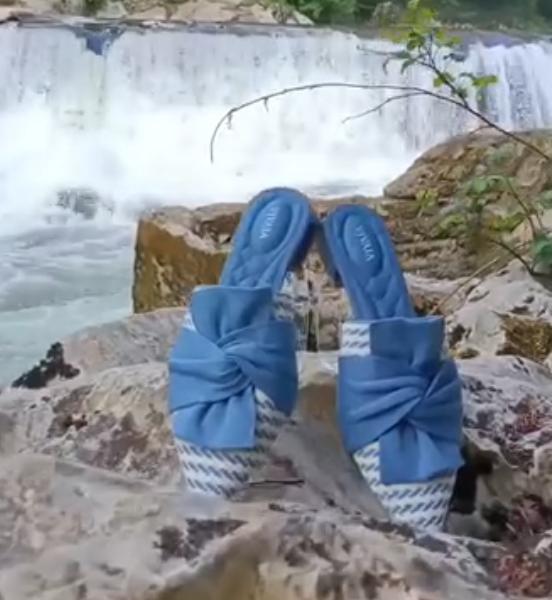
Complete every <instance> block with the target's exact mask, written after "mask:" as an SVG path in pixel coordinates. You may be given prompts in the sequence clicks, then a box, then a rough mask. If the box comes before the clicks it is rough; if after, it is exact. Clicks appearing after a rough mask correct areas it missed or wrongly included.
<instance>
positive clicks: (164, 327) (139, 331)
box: [61, 308, 184, 374]
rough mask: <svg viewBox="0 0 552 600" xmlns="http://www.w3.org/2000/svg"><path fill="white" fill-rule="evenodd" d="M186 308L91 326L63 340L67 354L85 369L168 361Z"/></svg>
mask: <svg viewBox="0 0 552 600" xmlns="http://www.w3.org/2000/svg"><path fill="white" fill-rule="evenodd" d="M183 317H184V311H183V309H180V308H171V309H160V310H158V311H155V312H150V313H143V314H140V315H133V316H131V317H128V318H127V319H122V320H120V321H116V322H115V323H106V324H103V325H97V326H94V327H88V328H87V329H83V330H81V331H79V332H78V333H76V334H74V335H71V336H69V337H68V338H65V339H64V340H62V342H61V345H62V347H63V349H64V354H65V356H67V357H68V360H70V361H71V364H72V365H74V366H76V367H77V368H78V369H79V371H80V372H82V373H87V374H90V373H98V372H100V371H103V370H105V369H109V368H112V367H125V366H130V365H139V364H142V363H148V362H166V361H167V359H168V356H169V351H170V349H171V348H172V346H173V343H174V340H175V339H176V336H177V334H178V332H179V330H180V328H181V326H182V321H183Z"/></svg>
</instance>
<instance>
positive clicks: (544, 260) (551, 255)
mask: <svg viewBox="0 0 552 600" xmlns="http://www.w3.org/2000/svg"><path fill="white" fill-rule="evenodd" d="M533 256H534V257H535V261H536V262H537V264H539V265H542V266H546V267H549V266H551V265H552V237H550V236H549V235H548V234H546V233H542V234H540V235H539V236H538V237H536V238H535V240H534V241H533Z"/></svg>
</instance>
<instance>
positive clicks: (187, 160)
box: [0, 23, 552, 380]
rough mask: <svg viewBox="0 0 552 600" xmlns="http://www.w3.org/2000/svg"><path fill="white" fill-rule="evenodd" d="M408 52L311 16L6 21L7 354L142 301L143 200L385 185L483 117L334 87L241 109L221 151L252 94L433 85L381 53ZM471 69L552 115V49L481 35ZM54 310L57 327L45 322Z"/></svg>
mask: <svg viewBox="0 0 552 600" xmlns="http://www.w3.org/2000/svg"><path fill="white" fill-rule="evenodd" d="M394 50H396V47H395V46H394V45H393V44H392V43H391V42H387V41H383V40H377V39H367V38H362V37H358V36H356V35H354V34H352V33H344V32H332V31H324V30H314V29H313V30H303V29H286V28H276V29H270V28H262V27H255V28H251V29H248V28H244V27H238V26H236V27H234V28H232V27H213V26H211V27H203V28H201V27H191V28H185V27H173V28H163V27H158V28H149V29H144V28H138V27H134V28H127V29H117V30H114V31H109V30H106V29H104V30H103V31H102V30H101V29H98V28H95V29H89V30H85V29H82V28H81V29H79V28H78V27H76V26H67V25H55V24H42V25H38V24H14V23H9V24H4V25H2V26H0V140H2V143H1V145H0V256H2V258H1V259H0V359H2V358H3V352H5V357H8V358H10V357H11V356H12V355H13V354H14V353H15V354H17V353H18V352H20V351H21V352H22V348H23V346H24V347H25V352H24V355H25V358H26V360H28V358H29V356H31V355H33V356H34V355H36V354H37V351H36V344H37V343H39V344H42V345H44V344H46V343H47V342H48V341H51V340H50V339H44V338H46V337H47V335H50V336H54V337H58V335H62V334H64V333H66V332H67V331H70V330H72V329H74V328H76V327H78V326H79V325H82V324H84V323H88V322H94V321H95V320H101V319H104V318H108V317H110V316H115V315H118V314H120V313H121V312H124V311H126V310H128V291H127V286H128V282H129V277H130V275H129V273H130V269H129V266H130V264H131V258H132V256H131V241H130V240H131V235H132V231H131V229H129V227H130V226H129V225H128V223H131V222H134V221H135V215H136V212H137V210H139V209H140V208H142V207H144V206H147V205H151V204H156V203H165V204H174V203H181V204H186V205H190V206H192V205H199V204H204V203H208V202H224V201H235V200H243V199H245V198H246V197H247V196H248V195H250V194H252V193H254V192H256V191H258V190H259V189H260V188H263V187H267V186H271V185H292V186H297V187H299V188H301V189H303V190H305V191H307V192H311V193H315V194H318V195H332V194H334V195H335V194H343V193H349V192H362V193H365V194H378V193H380V191H381V189H382V187H383V186H384V185H385V184H386V183H387V182H389V181H390V180H391V179H393V178H394V177H395V176H397V175H398V174H400V173H401V172H402V171H404V169H405V168H407V167H408V165H409V164H410V163H411V162H412V160H413V159H414V158H415V156H416V155H418V154H419V153H420V152H421V151H423V150H425V149H427V148H429V147H430V146H432V145H434V144H435V143H437V142H439V141H441V140H444V139H446V138H447V137H449V136H451V135H453V134H456V133H459V132H461V131H464V130H466V129H467V128H469V127H471V126H473V122H470V121H469V120H468V119H467V117H466V115H465V114H464V113H463V112H462V111H460V110H457V109H454V107H451V106H450V105H447V104H444V103H438V102H435V101H433V100H431V99H429V98H409V99H406V100H404V101H400V102H395V103H392V104H389V105H387V106H386V107H385V108H383V109H382V110H381V111H378V112H377V113H374V114H370V115H368V116H365V117H362V118H357V119H352V120H347V118H348V117H351V116H354V115H358V114H359V113H362V112H364V111H366V110H367V109H369V108H370V107H373V106H375V105H377V104H379V103H381V102H383V101H384V100H385V99H386V98H388V97H389V96H390V92H388V91H381V90H380V91H370V92H367V91H363V90H356V91H355V90H346V89H343V88H339V89H320V90H313V91H308V92H304V93H300V94H293V95H287V96H284V97H280V98H277V99H274V100H271V101H270V102H269V103H268V104H267V105H263V104H262V103H261V104H258V105H256V106H253V107H250V108H248V109H246V110H243V111H241V112H239V113H238V114H236V115H235V116H234V118H233V119H232V122H231V126H230V127H227V126H223V127H222V128H221V130H220V133H219V135H218V137H217V139H216V143H215V161H214V163H211V161H210V157H209V141H210V136H211V134H212V132H213V129H214V127H215V125H216V123H217V121H218V120H219V119H220V117H221V116H222V115H223V114H224V113H225V111H226V110H227V109H229V108H230V107H232V106H235V105H238V104H240V103H243V102H246V101H248V100H250V99H252V98H254V97H257V96H260V95H263V94H266V93H269V92H276V91H278V90H279V89H282V88H286V87H289V86H296V85H303V84H311V83H320V82H325V81H332V82H338V81H341V82H354V83H362V84H374V85H381V84H386V85H387V84H392V85H401V84H402V85H404V84H411V85H416V86H420V87H429V88H430V87H431V85H432V75H431V73H428V72H425V71H424V70H421V69H411V70H408V71H407V72H406V73H405V74H404V75H403V74H401V72H400V63H397V62H390V63H388V64H387V65H385V63H386V58H387V55H388V53H389V52H392V51H394ZM384 67H385V68H384ZM457 68H458V69H459V70H468V71H473V72H478V73H493V74H496V75H498V77H499V83H498V85H496V86H495V87H494V88H493V89H492V90H491V91H490V92H489V95H488V98H487V101H486V106H487V109H488V112H489V114H490V115H491V116H492V117H493V118H495V119H496V120H497V121H499V122H500V123H501V124H502V125H504V126H505V127H509V128H531V127H544V126H551V125H552V87H551V86H550V85H547V84H546V80H547V75H546V73H549V72H550V70H552V45H549V44H546V43H544V42H536V41H535V42H532V43H526V44H517V45H515V44H514V45H512V44H510V45H503V44H495V45H488V44H483V43H482V42H476V43H473V44H471V45H469V46H468V48H467V51H466V56H465V61H464V63H463V64H458V65H457ZM73 188H78V189H87V190H92V191H93V192H94V193H96V194H98V196H99V197H100V198H101V199H102V203H101V206H103V207H104V208H105V210H103V209H101V207H100V210H99V211H98V213H97V214H96V217H95V220H92V221H83V220H82V218H80V217H78V218H77V217H74V216H70V215H67V211H65V212H64V211H63V210H62V209H61V208H60V207H59V205H58V204H59V202H58V199H59V196H58V193H59V191H60V190H67V189H73ZM56 307H58V308H59V307H63V311H64V312H63V315H64V318H63V319H61V320H60V319H59V318H58V317H56V315H59V314H61V313H59V311H58V312H56V311H57V310H58V308H56ZM59 310H61V309H59ZM85 313H86V314H87V315H88V316H87V318H84V317H83V314H85ZM56 319H57V320H56ZM45 320H46V321H48V322H49V323H52V322H53V321H52V320H56V328H55V335H54V333H53V331H54V328H53V327H50V329H49V330H48V332H49V333H45V330H40V332H39V334H37V331H38V330H37V323H38V322H44V321H45ZM22 332H23V333H22ZM16 338H17V340H18V341H15V340H16ZM37 338H40V339H38V342H37ZM22 340H23V341H22ZM33 344H34V345H33ZM29 345H30V347H31V348H35V349H34V350H33V351H32V352H31V354H29V353H28V352H27V349H28V347H29ZM6 348H8V350H6ZM25 353H26V354H25ZM8 355H9V356H8ZM6 360H7V358H6ZM0 380H1V375H0Z"/></svg>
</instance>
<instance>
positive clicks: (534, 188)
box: [385, 129, 552, 200]
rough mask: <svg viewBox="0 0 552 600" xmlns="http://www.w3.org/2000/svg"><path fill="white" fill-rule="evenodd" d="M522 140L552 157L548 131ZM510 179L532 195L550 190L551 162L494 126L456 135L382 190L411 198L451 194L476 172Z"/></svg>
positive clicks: (551, 137)
mask: <svg viewBox="0 0 552 600" xmlns="http://www.w3.org/2000/svg"><path fill="white" fill-rule="evenodd" d="M519 135H520V136H521V137H522V138H523V139H525V140H526V141H528V142H529V143H531V144H533V145H534V146H536V147H538V148H539V149H541V150H542V151H543V152H545V153H546V154H548V155H549V156H551V157H552V131H550V130H542V131H529V132H522V133H520V134H519ZM485 174H501V175H505V176H509V177H513V178H514V179H515V181H516V185H517V187H518V188H519V190H520V192H522V193H526V194H532V195H534V194H536V193H538V192H541V191H543V190H549V189H552V161H547V160H546V159H545V158H543V157H542V156H540V155H539V154H537V153H536V152H534V151H533V150H531V149H530V148H528V147H527V146H524V145H523V144H520V143H518V142H516V141H514V140H512V139H511V138H509V137H507V136H505V135H503V134H501V133H497V132H495V131H493V130H488V129H484V130H480V131H477V132H474V133H469V134H464V135H459V136H456V137H454V138H451V139H450V140H447V141H446V142H443V143H442V144H439V145H437V146H435V147H434V148H431V149H430V150H428V151H427V152H425V153H424V154H422V156H420V157H419V158H418V159H417V160H416V161H415V162H414V164H413V165H412V166H411V167H410V168H409V169H408V170H407V171H406V173H404V174H403V175H401V176H400V177H399V178H397V179H396V180H395V181H393V182H392V183H390V184H389V185H388V186H387V187H386V188H385V195H386V196H388V197H389V198H400V199H403V200H414V199H416V198H417V197H418V196H419V195H420V194H423V193H426V192H429V191H430V192H433V193H435V194H436V195H437V197H438V198H451V197H452V196H454V195H455V193H456V192H458V190H459V189H460V188H461V187H462V185H463V184H465V183H466V182H467V181H468V179H470V178H472V177H474V176H476V175H485Z"/></svg>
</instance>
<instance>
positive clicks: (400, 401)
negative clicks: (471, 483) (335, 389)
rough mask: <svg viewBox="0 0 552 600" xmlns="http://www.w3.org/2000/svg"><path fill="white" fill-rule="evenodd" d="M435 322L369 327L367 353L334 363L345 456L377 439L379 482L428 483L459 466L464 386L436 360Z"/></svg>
mask: <svg viewBox="0 0 552 600" xmlns="http://www.w3.org/2000/svg"><path fill="white" fill-rule="evenodd" d="M443 339H444V323H443V320H442V319H441V318H438V317H428V318H413V319H405V318H393V319H387V320H382V321H374V322H372V323H370V351H371V354H370V355H368V356H344V357H342V358H340V376H339V377H340V378H339V418H340V421H341V425H342V430H343V432H344V437H345V444H346V446H347V449H348V450H349V451H350V452H355V451H357V450H359V449H360V448H363V447H364V446H366V445H368V444H370V443H373V442H375V441H377V440H379V444H380V475H381V481H382V483H384V484H386V485H389V484H394V483H413V482H420V481H429V480H431V479H433V478H435V477H439V476H443V475H445V474H449V473H453V472H454V471H455V470H456V469H458V468H459V467H460V466H461V465H462V458H461V455H460V444H461V437H462V387H461V383H460V379H459V377H458V372H457V370H456V366H455V364H454V361H453V360H450V359H445V360H443V357H442V348H443Z"/></svg>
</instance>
